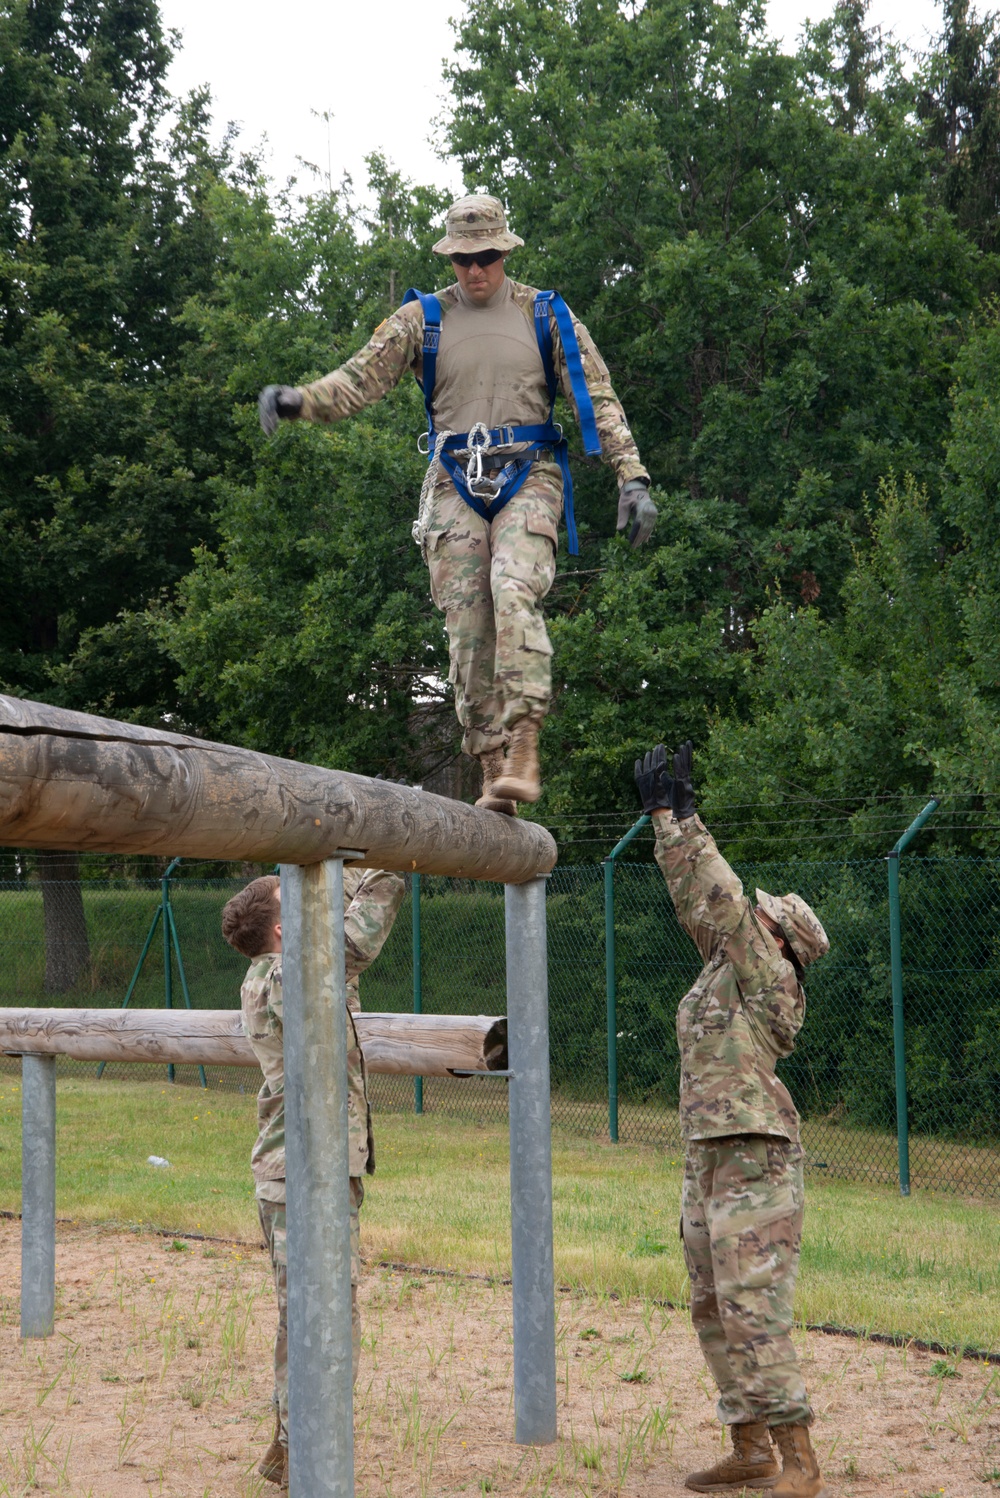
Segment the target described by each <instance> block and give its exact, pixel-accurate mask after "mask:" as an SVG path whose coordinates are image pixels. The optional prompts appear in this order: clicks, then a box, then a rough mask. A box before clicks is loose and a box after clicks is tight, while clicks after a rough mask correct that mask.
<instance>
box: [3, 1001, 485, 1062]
mask: <svg viewBox="0 0 1000 1498" xmlns="http://www.w3.org/2000/svg"><path fill="white" fill-rule="evenodd" d="M354 1021H355V1024H356V1026H357V1030H358V1039H359V1040H360V1041H361V1048H362V1050H363V1051H364V1054H365V1061H366V1062H367V1065H368V1070H369V1071H371V1072H379V1073H383V1074H388V1075H395V1076H404V1077H447V1076H450V1075H451V1074H452V1073H453V1072H455V1071H503V1070H505V1069H506V1066H507V1021H506V1019H504V1018H496V1017H490V1016H486V1015H455V1014H357V1013H356V1014H355V1016H354ZM0 1054H4V1055H8V1056H24V1055H30V1056H68V1057H69V1058H70V1059H71V1060H73V1061H109V1062H110V1061H145V1062H157V1063H160V1064H165V1063H167V1062H173V1063H174V1064H175V1065H177V1064H185V1065H191V1066H196V1065H199V1064H200V1065H203V1066H256V1064H257V1062H256V1058H255V1057H254V1053H253V1049H252V1047H251V1045H250V1042H249V1040H247V1038H246V1036H245V1035H244V1034H243V1029H242V1023H241V1019H240V1013H239V1011H238V1010H233V1009H0Z"/></svg>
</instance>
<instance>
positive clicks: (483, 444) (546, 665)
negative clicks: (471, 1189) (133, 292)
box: [260, 195, 656, 815]
mask: <svg viewBox="0 0 1000 1498" xmlns="http://www.w3.org/2000/svg"><path fill="white" fill-rule="evenodd" d="M523 243H524V241H523V240H522V239H520V238H518V236H517V235H516V234H512V233H511V231H510V230H509V229H508V227H507V219H506V215H505V213H504V209H503V205H502V204H501V203H500V201H499V200H498V199H497V198H493V197H487V196H485V195H473V196H471V197H464V198H460V199H459V200H458V202H456V203H453V204H452V206H451V208H450V209H449V210H448V218H447V226H446V233H445V235H444V238H443V239H440V240H439V241H438V242H437V244H435V246H434V249H435V250H436V251H437V253H438V254H441V255H447V256H448V257H449V258H450V260H451V263H452V266H453V268H454V272H455V278H456V279H455V283H454V284H452V285H450V286H447V287H446V288H445V289H444V290H442V291H438V292H436V293H435V294H434V295H425V294H424V293H422V292H418V291H410V292H407V295H406V299H405V301H404V303H403V305H402V306H401V307H400V308H399V309H398V310H397V311H395V312H393V313H392V314H391V316H389V317H388V318H386V320H385V321H384V322H383V323H382V324H381V325H380V326H379V327H378V328H376V330H375V332H374V334H373V335H372V338H371V339H370V341H369V342H368V343H367V344H366V345H365V347H364V348H363V349H361V350H360V352H359V353H357V354H355V355H354V357H353V358H351V359H348V361H347V362H346V363H345V364H342V365H341V366H340V368H339V369H336V370H334V371H333V373H332V374H328V375H326V376H325V377H324V378H323V379H321V380H317V381H316V382H315V383H314V384H312V385H303V386H298V387H295V388H293V387H290V386H286V385H268V386H267V387H266V389H264V390H263V391H262V392H261V395H260V415H261V425H262V426H263V428H264V431H265V432H267V433H268V434H270V433H271V432H273V431H274V430H275V428H276V426H277V423H278V421H279V420H295V419H299V418H301V419H304V420H307V421H328V422H332V421H341V420H343V418H344V417H347V416H351V415H353V414H354V413H356V412H357V411H360V410H361V409H362V408H363V407H365V406H367V405H370V404H372V403H373V402H374V401H377V400H380V399H381V398H382V396H384V395H385V394H386V393H387V392H388V391H389V390H391V389H392V388H393V387H394V386H395V385H396V384H398V382H399V381H400V380H401V379H402V377H403V375H404V374H405V373H406V371H407V370H411V371H412V372H413V374H414V375H416V377H417V379H418V380H419V381H420V383H421V385H422V387H423V392H424V400H425V405H426V408H427V419H428V432H427V456H428V465H429V466H428V471H427V477H426V480H425V482H424V486H423V490H422V493H421V499H420V509H419V515H418V518H417V522H416V524H415V526H414V538H415V539H416V540H417V541H418V543H419V544H420V546H421V548H422V550H423V553H424V556H425V558H426V560H427V564H428V568H429V570H430V588H431V597H432V598H433V600H434V602H435V604H436V605H437V607H438V608H439V609H441V610H443V612H444V615H445V622H446V626H447V631H448V645H449V652H450V657H451V670H450V680H451V682H452V684H453V686H454V691H455V706H456V710H457V713H458V718H459V721H460V723H461V725H462V729H463V739H462V747H463V749H464V750H465V752H466V753H467V754H470V755H472V756H474V757H475V758H476V759H478V760H479V762H480V764H481V766H482V770H483V794H482V796H481V797H480V799H479V801H478V802H477V803H476V804H477V805H479V806H485V807H487V808H489V809H490V810H493V811H500V812H505V813H507V814H508V815H512V814H513V813H514V811H515V809H516V808H515V803H516V802H517V801H528V802H531V801H537V800H538V797H539V795H540V794H541V783H540V778H539V769H538V750H537V741H538V730H539V727H540V725H541V723H542V721H543V719H544V717H545V715H546V713H547V712H548V709H549V701H550V697H551V655H552V646H551V645H550V643H549V638H548V634H547V632H546V628H545V621H544V619H543V617H542V613H541V607H540V605H541V601H542V599H543V598H544V597H545V595H546V594H547V593H548V591H549V589H550V587H551V586H552V582H553V578H554V576H555V561H556V544H557V527H558V524H559V519H560V515H561V513H562V512H563V509H564V504H565V515H566V524H567V533H568V538H569V546H570V551H571V552H575V550H576V531H575V526H574V523H573V511H572V487H571V484H570V477H569V466H568V463H567V459H566V442H565V440H564V438H563V434H562V429H561V427H560V426H559V425H558V424H557V423H555V422H553V420H552V411H553V404H554V401H555V397H556V395H557V393H558V392H560V391H561V392H562V393H563V394H564V395H565V396H567V397H568V398H569V400H570V401H571V402H572V403H573V406H574V408H575V410H576V414H577V418H578V421H579V423H580V427H581V431H582V434H583V437H584V445H585V448H586V450H587V451H588V452H590V453H594V454H596V453H600V454H601V455H602V456H603V457H604V458H605V459H606V460H607V461H608V462H609V463H611V465H612V466H613V468H614V470H615V473H616V476H617V479H618V485H619V500H618V529H619V530H623V529H624V528H625V527H626V526H627V525H630V526H631V531H630V540H631V542H632V544H633V545H638V544H640V543H641V542H643V541H645V540H646V539H647V538H648V537H649V535H650V534H651V532H652V529H653V525H654V522H655V520H656V509H655V507H654V505H653V502H652V500H651V499H650V497H649V475H648V474H647V472H646V470H645V468H644V467H643V464H642V462H641V461H640V458H639V454H638V452H637V450H636V446H635V443H634V441H633V439H632V434H631V432H630V431H629V428H628V423H627V421H626V419H625V413H624V412H623V410H622V408H621V405H620V403H619V401H618V398H617V396H616V395H615V393H614V390H613V389H612V387H611V381H610V378H609V375H608V370H607V367H606V365H605V364H604V361H603V360H602V359H601V356H600V354H599V353H598V351H597V349H596V348H595V346H594V343H593V341H592V339H591V337H590V334H589V333H588V332H587V329H586V328H585V327H584V326H583V324H582V323H580V322H578V321H577V319H576V318H575V317H574V316H573V315H572V313H571V312H570V311H569V309H568V307H567V306H566V304H565V302H564V301H563V299H562V297H561V296H559V294H558V293H557V292H552V291H542V292H539V291H536V289H535V288H534V287H531V286H524V285H521V284H520V283H519V282H516V281H511V280H509V279H508V278H507V275H506V273H505V261H506V258H507V255H508V254H509V253H510V251H511V250H513V249H515V248H516V247H517V246H518V245H522V244H523ZM505 749H506V751H507V752H506V758H505V754H504V751H505Z"/></svg>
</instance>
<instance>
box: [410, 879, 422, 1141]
mask: <svg viewBox="0 0 1000 1498" xmlns="http://www.w3.org/2000/svg"><path fill="white" fill-rule="evenodd" d="M410 900H411V902H412V931H413V1012H414V1014H423V1012H424V989H423V972H422V970H421V961H420V875H419V874H414V875H413V877H412V879H411V880H410ZM413 1111H414V1112H415V1113H423V1111H424V1079H423V1077H414V1079H413Z"/></svg>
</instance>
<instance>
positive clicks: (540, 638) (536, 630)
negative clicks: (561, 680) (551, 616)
mask: <svg viewBox="0 0 1000 1498" xmlns="http://www.w3.org/2000/svg"><path fill="white" fill-rule="evenodd" d="M524 648H525V650H536V651H537V652H538V654H539V655H551V654H552V641H551V640H550V639H549V636H548V631H547V630H546V628H545V620H544V619H526V620H525V623H524Z"/></svg>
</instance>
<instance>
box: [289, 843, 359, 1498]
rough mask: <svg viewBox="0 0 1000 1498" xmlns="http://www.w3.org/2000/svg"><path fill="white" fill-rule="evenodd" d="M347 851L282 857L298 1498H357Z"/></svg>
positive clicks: (292, 1417) (292, 1469)
mask: <svg viewBox="0 0 1000 1498" xmlns="http://www.w3.org/2000/svg"><path fill="white" fill-rule="evenodd" d="M350 856H354V857H357V856H359V855H357V854H354V855H350V854H346V853H344V854H340V855H338V857H337V858H331V859H327V860H326V861H325V862H323V863H317V864H310V865H308V866H307V867H305V868H301V867H299V866H297V865H294V864H283V865H282V866H281V927H282V942H281V945H282V964H281V966H282V987H283V999H284V1052H285V1140H286V1151H287V1159H286V1171H287V1179H286V1189H287V1195H288V1201H287V1208H286V1210H287V1224H288V1424H289V1451H288V1456H289V1475H290V1490H291V1492H292V1493H294V1494H295V1495H296V1498H353V1495H354V1398H353V1389H352V1366H351V1362H352V1348H351V1230H350V1206H349V1197H348V1179H349V1160H348V1150H347V1024H346V1010H347V981H346V974H345V971H344V867H343V859H344V858H345V857H350Z"/></svg>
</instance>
